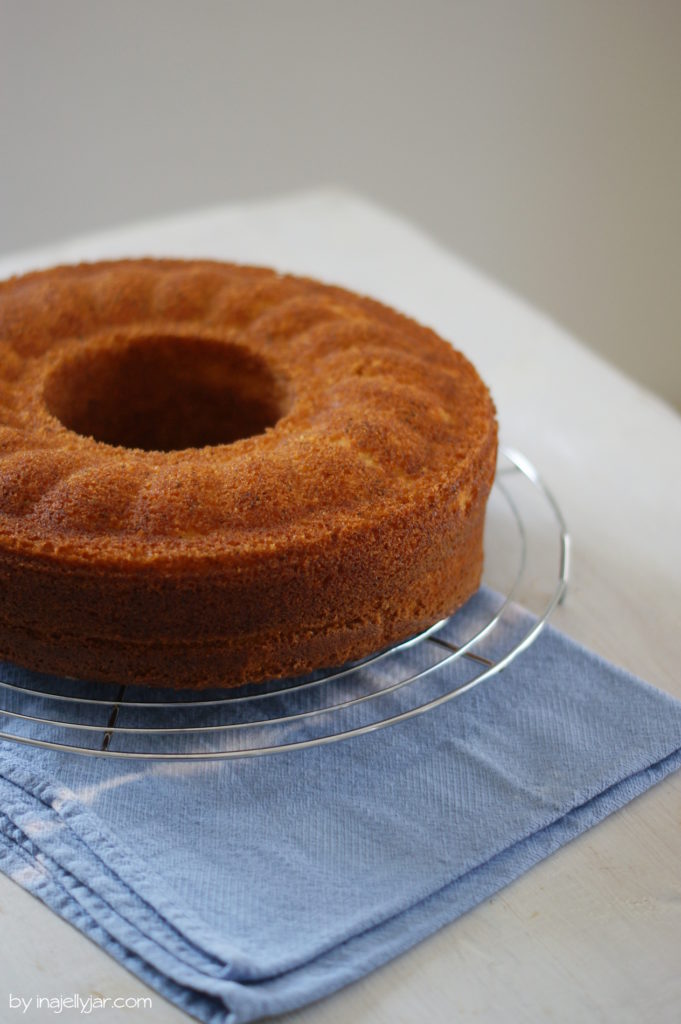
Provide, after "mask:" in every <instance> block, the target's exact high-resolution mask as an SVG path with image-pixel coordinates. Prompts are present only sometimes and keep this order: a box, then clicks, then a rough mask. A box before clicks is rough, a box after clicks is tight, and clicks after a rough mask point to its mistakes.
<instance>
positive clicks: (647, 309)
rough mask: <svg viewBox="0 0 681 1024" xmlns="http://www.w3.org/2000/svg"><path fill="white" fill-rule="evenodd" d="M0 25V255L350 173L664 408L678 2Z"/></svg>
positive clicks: (679, 295)
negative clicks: (652, 392) (647, 389)
mask: <svg viewBox="0 0 681 1024" xmlns="http://www.w3.org/2000/svg"><path fill="white" fill-rule="evenodd" d="M0 19H1V21H0V128H1V131H0V251H5V252H6V251H9V250H12V249H17V248H23V247H27V246H32V245H34V244H38V243H41V242H47V241H51V240H55V239H57V238H60V237H64V236H69V235H72V234H76V233H82V232H84V231H87V230H90V229H94V228H98V227H102V226H106V225H109V224H115V223H120V222H122V221H127V220H131V219H134V218H140V217H148V216H152V215H154V214H160V213H164V212H170V211H174V210H178V209H182V208H189V207H194V206H198V205H205V204H208V203H215V202H221V201H225V200H231V199H235V198H241V197H249V196H261V195H264V194H271V193H276V192H280V191H283V190H286V189H291V188H300V187H304V186H306V185H315V184H321V183H335V184H341V185H348V186H350V187H353V188H355V189H357V190H359V191H361V192H363V193H365V194H366V195H368V196H369V197H373V198H375V199H377V200H379V201H380V202H382V203H383V204H385V205H388V206H391V207H394V208H396V209H398V210H400V211H403V212H404V213H406V214H407V215H408V216H410V217H411V218H412V219H414V220H415V221H417V222H419V223H420V224H421V225H423V226H424V227H425V228H427V229H428V230H429V231H430V232H431V233H432V234H434V235H436V236H437V237H438V238H439V239H440V240H442V241H443V242H444V243H445V244H447V245H448V246H449V247H451V248H453V249H455V250H457V251H458V252H459V253H460V254H461V255H463V256H464V257H465V258H466V259H468V260H470V261H471V262H473V263H475V264H477V265H478V266H480V267H481V268H483V269H484V270H486V271H487V272H489V273H490V274H491V275H493V276H495V277H497V278H498V279H500V280H501V281H503V282H505V283H506V284H508V285H510V286H511V287H512V288H514V289H515V290H517V291H518V292H520V293H522V294H523V295H525V296H526V297H527V298H528V299H529V300H530V301H531V302H533V303H534V304H535V305H537V306H540V307H543V308H544V309H545V310H547V311H548V312H549V313H551V314H552V315H553V316H554V317H555V318H556V319H558V320H559V321H561V322H562V323H564V324H565V325H566V326H568V327H569V328H570V329H571V330H572V331H574V332H575V333H576V334H577V335H579V336H580V337H581V338H582V339H583V340H585V341H586V342H588V343H589V344H590V345H592V346H593V347H595V348H597V349H599V350H601V351H602V352H603V353H604V354H605V355H606V356H607V358H609V359H610V360H611V361H612V362H615V363H618V364H619V365H620V366H622V367H623V368H625V369H626V370H627V371H628V372H629V373H630V374H632V375H634V376H636V377H638V378H639V379H640V380H641V381H642V382H644V383H645V384H647V385H649V386H651V387H653V388H654V389H656V390H657V391H658V392H659V393H660V394H662V395H663V396H665V397H666V398H667V399H669V400H671V401H672V402H675V403H677V404H678V405H679V406H681V0H480V2H474V0H471V2H467V0H466V2H463V0H460V2H444V0H344V2H341V0H222V2H220V0H116V2H109V0H0ZM460 341H461V344H462V345H464V346H465V339H460ZM577 397H578V396H576V399H577Z"/></svg>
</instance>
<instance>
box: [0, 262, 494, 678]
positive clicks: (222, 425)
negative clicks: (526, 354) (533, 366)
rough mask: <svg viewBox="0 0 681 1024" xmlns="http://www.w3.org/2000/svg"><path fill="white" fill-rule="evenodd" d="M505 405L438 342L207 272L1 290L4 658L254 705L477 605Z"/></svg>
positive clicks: (35, 280) (154, 265)
mask: <svg viewBox="0 0 681 1024" xmlns="http://www.w3.org/2000/svg"><path fill="white" fill-rule="evenodd" d="M496 447H497V429H496V420H495V415H494V407H493V404H492V401H491V399H490V396H489V393H488V391H487V388H486V387H485V385H484V384H483V383H482V381H481V380H480V378H479V377H478V374H477V373H476V371H475V369H474V368H473V367H472V366H471V364H470V363H469V362H468V361H467V360H466V359H465V358H464V357H463V356H462V355H461V354H459V353H458V352H456V351H454V349H452V348H451V346H450V345H449V344H448V343H447V342H445V341H443V340H441V339H440V338H439V337H437V335H435V334H434V333H433V332H432V331H431V330H428V329H426V328H425V327H421V326H419V325H418V324H416V323H414V322H413V321H411V320H409V319H407V318H406V317H404V316H401V315H400V314H398V313H396V312H394V311H393V310H391V309H388V308H386V307H385V306H383V305H381V304H379V303H377V302H375V301H372V300H370V299H368V298H363V297H360V296H358V295H354V294H352V293H350V292H348V291H345V290H343V289H341V288H336V287H331V286H328V285H323V284H320V283H318V282H316V281H312V280H307V279H303V278H299V277H292V276H288V275H281V274H279V273H276V272H274V271H272V270H265V269H261V268H254V267H242V266H235V265H231V264H222V263H217V262H211V261H181V260H152V259H148V260H123V261H117V262H105V263H93V264H83V265H80V266H64V267H58V268H56V269H52V270H47V271H42V272H36V273H31V274H28V275H26V276H23V277H17V278H12V279H11V280H9V281H6V282H4V283H2V284H0V594H1V600H0V657H2V658H5V659H8V660H11V661H13V662H16V663H18V664H20V665H24V666H28V667H29V668H33V669H38V670H46V671H49V672H52V673H58V674H62V675H67V676H72V677H76V678H82V679H93V680H104V681H116V682H119V683H138V684H147V685H150V686H172V687H190V688H203V687H208V686H211V687H214V686H220V687H222V686H225V687H227V686H235V685H238V684H241V683H243V682H244V681H251V682H258V681H262V680H264V679H267V678H270V677H282V676H295V675H298V674H300V673H305V672H308V671H310V670H313V669H316V668H320V667H326V666H332V665H338V664H341V663H344V662H346V661H348V660H354V659H357V658H360V657H362V656H364V655H367V654H369V653H370V652H372V651H375V650H377V649H380V648H382V647H383V646H385V645H387V644H389V643H392V642H394V641H398V640H400V639H403V638H405V637H407V636H409V635H411V634H413V633H415V632H417V631H419V630H421V629H422V628H424V627H425V626H426V625H428V624H430V623H432V622H434V621H436V620H437V619H439V618H441V617H443V616H445V615H447V614H448V613H450V612H453V611H454V610H455V609H456V608H458V607H459V606H460V605H461V604H462V603H463V602H464V601H465V600H466V599H467V598H468V597H469V596H470V595H471V594H472V593H473V592H474V591H475V589H476V588H477V587H478V585H479V581H480V574H481V566H482V531H483V519H484V512H485V504H486V501H487V496H488V493H489V490H490V486H491V483H492V478H493V474H494V469H495V460H496Z"/></svg>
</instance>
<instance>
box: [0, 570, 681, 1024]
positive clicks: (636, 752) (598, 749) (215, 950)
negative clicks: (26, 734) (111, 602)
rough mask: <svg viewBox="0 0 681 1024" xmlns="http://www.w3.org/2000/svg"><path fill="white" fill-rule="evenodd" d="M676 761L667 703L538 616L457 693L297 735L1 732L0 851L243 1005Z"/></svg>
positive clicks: (459, 892) (65, 907) (154, 975)
mask: <svg viewBox="0 0 681 1024" xmlns="http://www.w3.org/2000/svg"><path fill="white" fill-rule="evenodd" d="M472 606H473V607H474V608H475V609H476V610H477V611H478V612H480V611H482V612H483V613H485V614H488V613H489V611H490V609H492V608H493V607H494V596H493V595H492V594H491V593H490V592H488V591H485V590H483V591H481V592H480V593H479V594H478V595H477V596H476V598H475V599H474V600H473V602H472ZM468 611H469V612H470V608H469V609H468ZM512 620H513V628H516V629H517V630H518V631H519V632H523V631H526V630H527V628H528V624H529V623H530V617H529V616H528V615H527V613H525V612H523V611H522V610H520V609H514V611H513V615H512ZM460 621H461V620H460V617H459V616H457V617H455V619H454V622H453V623H452V625H450V626H447V627H446V630H445V632H444V633H443V634H441V635H442V636H444V637H447V636H450V638H451V639H452V640H454V641H456V629H457V622H460ZM507 628H508V627H507ZM499 642H500V640H499V639H498V637H495V636H493V637H492V639H491V641H490V648H489V650H488V651H487V652H486V653H487V654H488V656H489V657H492V658H493V657H494V656H495V651H494V645H495V644H496V643H499ZM497 654H498V652H497ZM400 657H401V658H405V659H406V658H411V659H413V663H414V664H415V665H416V667H418V660H419V658H420V657H421V655H420V654H419V648H415V649H412V650H411V651H410V652H407V653H405V654H404V655H403V656H400ZM449 671H452V669H451V668H450V667H443V668H442V669H439V670H438V672H439V673H441V674H442V673H447V672H449ZM10 672H13V673H14V676H13V678H14V679H15V681H16V680H21V679H22V678H25V679H26V680H27V681H30V678H31V677H30V674H29V673H22V672H21V671H20V670H17V669H11V668H10V667H9V666H6V667H5V675H7V673H10ZM436 674H437V673H436ZM680 764H681V703H680V702H678V701H675V700H674V699H672V698H671V697H669V696H667V695H666V694H664V693H662V692H660V691H658V690H655V689H654V688H652V687H651V686H649V685H647V684H646V683H643V682H641V681H640V680H638V679H635V678H634V677H633V676H631V675H629V674H628V673H626V672H624V671H622V670H621V669H618V668H616V667H614V666H613V665H610V664H608V663H606V662H605V661H603V660H602V659H600V658H598V657H597V656H595V655H594V654H591V653H589V652H588V651H586V650H584V649H583V648H582V647H580V646H579V645H577V644H575V643H574V642H572V641H570V640H568V639H567V638H566V637H564V636H562V635H561V634H559V633H558V632H556V631H554V630H552V629H551V628H547V629H546V630H545V631H544V632H543V633H542V634H541V635H540V637H539V639H538V640H537V641H536V642H535V643H534V645H533V646H532V647H531V648H529V649H528V650H527V651H525V652H524V653H523V654H522V655H520V656H519V657H518V658H517V660H516V661H514V662H513V663H512V664H511V665H510V666H509V667H508V668H506V669H505V670H504V671H503V672H502V673H500V674H499V675H497V676H495V677H493V678H491V679H489V680H486V681H485V682H483V683H482V684H481V685H480V686H479V687H477V688H475V689H473V690H471V691H469V692H467V693H465V694H464V695H462V696H460V697H458V698H457V699H456V700H454V701H451V702H450V703H447V704H443V705H441V706H440V707H438V708H436V709H435V710H432V711H430V712H427V713H426V714H424V715H421V716H419V717H417V718H414V719H410V720H409V721H406V722H403V723H401V724H399V725H396V726H393V727H391V728H388V729H384V730H381V731H378V732H372V733H369V734H368V735H362V736H358V737H356V738H353V739H349V740H344V741H342V742H339V743H333V744H330V745H326V746H320V747H315V748H312V749H306V750H294V751H290V752H288V753H280V754H276V755H270V756H265V757H258V758H248V759H243V760H236V761H221V762H218V761H210V762H198V763H177V762H171V763H159V762H154V763H140V762H135V761H133V762H129V761H128V762H121V761H113V760H107V759H103V758H91V757H82V756H78V755H69V754H63V753H57V752H55V751H50V750H39V749H33V748H17V747H15V746H14V745H12V744H10V743H7V742H3V743H0V809H1V810H0V867H1V868H2V869H3V870H4V871H5V872H6V873H7V874H8V875H9V876H10V877H12V878H14V879H15V880H16V881H17V882H19V884H21V885H22V886H24V887H25V888H26V889H28V890H29V891H30V892H33V893H34V894H35V895H36V896H38V897H39V898H40V899H41V900H43V901H44V902H45V903H46V904H47V905H48V906H50V907H52V908H53V910H55V911H56V912H57V913H59V914H60V915H61V916H62V917H64V918H65V919H66V920H68V921H70V922H71V923H72V924H74V925H75V926H76V927H78V928H80V929H81V930H82V931H83V932H84V933H85V934H87V935H88V936H90V938H92V939H93V940H94V941H95V942H97V943H98V944H99V945H100V946H102V947H103V948H104V949H106V950H107V951H108V952H109V953H110V954H111V955H112V956H114V957H115V958H116V959H117V960H119V961H120V962H121V963H122V964H124V965H125V966H126V967H128V968H129V969H130V970H131V971H133V972H134V973H135V974H137V975H139V977H140V978H143V979H144V980H145V981H146V982H147V983H149V984H150V985H152V986H153V987H155V988H156V989H158V990H159V991H160V992H161V993H163V994H164V995H165V996H166V997H167V998H169V999H170V1000H172V1001H173V1002H175V1003H177V1004H178V1005H179V1006H181V1007H183V1008H184V1009H185V1010H187V1011H188V1012H189V1013H191V1014H193V1015H195V1016H196V1017H198V1018H199V1019H200V1020H203V1021H206V1022H211V1024H217V1022H227V1021H228V1022H239V1021H249V1020H254V1019H256V1018H259V1017H262V1016H267V1015H271V1014H276V1013H281V1012H283V1011H285V1010H290V1009H293V1008H295V1007H299V1006H302V1005H304V1004H306V1003H308V1002H311V1001H313V1000H315V999H318V998H320V997H322V996H324V995H327V994H328V993H330V992H333V991H335V990H336V989H338V988H340V987H342V986H343V985H346V984H348V983H349V982H351V981H353V980H355V979H356V978H359V977H361V976H362V975H364V974H367V973H369V972H370V971H371V970H373V969H374V968H375V967H377V966H378V965H380V964H382V963H385V962H386V961H387V960H389V959H391V958H392V957H394V956H396V955H397V954H399V953H401V952H402V951H404V950H406V949H408V948H409V947H410V946H412V945H414V944H415V943H416V942H418V941H419V940H420V939H422V938H424V937H425V936H427V935H429V934H431V933H432V932H434V931H435V930H437V929H438V928H440V927H441V926H443V925H444V924H446V923H448V922H450V921H452V920H454V919H455V918H456V917H458V916H459V915H460V914H462V913H464V912H465V911H466V910H468V909H470V908H471V907H473V906H474V905H475V904H477V903H479V902H481V901H482V900H484V899H486V898H488V897H489V896H491V895H492V894H493V893H494V892H496V891H497V890H498V889H500V888H501V887H502V886H504V885H506V884H507V883H508V882H510V881H512V880H513V879H514V878H516V877H517V876H518V875H520V874H522V873H523V872H524V871H526V870H527V869H528V868H530V867H531V866H532V865H533V864H535V863H537V861H539V860H541V859H542V858H544V857H546V856H548V855H549V854H550V853H551V852H553V851H554V850H556V849H557V848H558V847H559V846H561V845H562V844H564V843H566V842H568V841H569V840H570V839H571V838H573V837H574V836H576V835H578V834H579V833H581V832H583V831H584V830H585V829H587V828H589V827H590V826H591V825H594V824H595V823H596V822H598V821H600V820H601V819H602V818H604V817H605V816H606V815H608V814H610V813H611V812H612V811H614V810H616V809H617V808H618V807H621V806H622V805H623V804H625V803H627V802H628V801H629V800H631V799H632V798H633V797H634V796H636V795H637V794H639V793H641V792H643V791H644V790H645V789H647V788H648V787H649V786H651V785H653V784H654V783H655V782H657V781H659V780H660V779H662V778H664V776H665V775H667V774H668V773H669V772H671V771H673V770H674V769H675V768H677V767H678V766H679V765H680Z"/></svg>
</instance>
